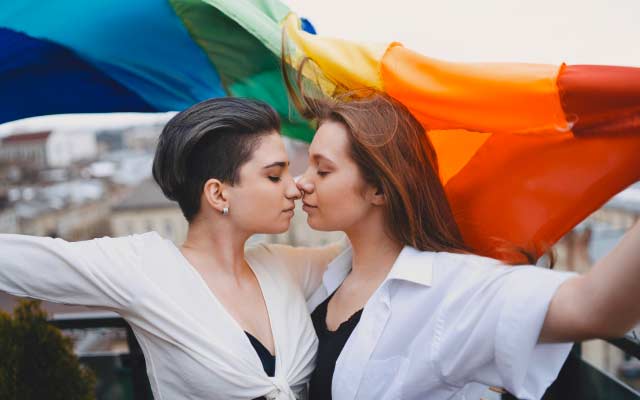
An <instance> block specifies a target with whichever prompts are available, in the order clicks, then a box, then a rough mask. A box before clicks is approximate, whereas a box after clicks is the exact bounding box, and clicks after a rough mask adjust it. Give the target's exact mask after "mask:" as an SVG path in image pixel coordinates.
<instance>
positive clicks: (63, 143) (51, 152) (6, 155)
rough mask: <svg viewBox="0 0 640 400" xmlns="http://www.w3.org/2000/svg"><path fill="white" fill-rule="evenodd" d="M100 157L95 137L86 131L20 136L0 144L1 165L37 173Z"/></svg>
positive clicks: (23, 134) (48, 132) (45, 132)
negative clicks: (24, 167)
mask: <svg viewBox="0 0 640 400" xmlns="http://www.w3.org/2000/svg"><path fill="white" fill-rule="evenodd" d="M97 154H98V148H97V144H96V138H95V134H94V133H93V132H86V131H41V132H29V133H19V134H13V135H9V136H6V137H4V138H2V140H1V142H0V162H3V163H7V164H14V165H21V166H28V167H30V168H34V169H45V168H59V167H68V166H69V165H71V164H72V163H73V162H75V161H79V160H91V159H94V158H95V157H96V156H97Z"/></svg>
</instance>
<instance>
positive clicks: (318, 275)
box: [264, 241, 345, 300]
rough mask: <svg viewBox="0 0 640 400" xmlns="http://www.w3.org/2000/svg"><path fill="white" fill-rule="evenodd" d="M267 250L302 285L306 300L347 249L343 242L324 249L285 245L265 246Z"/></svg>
mask: <svg viewBox="0 0 640 400" xmlns="http://www.w3.org/2000/svg"><path fill="white" fill-rule="evenodd" d="M264 246H265V247H266V248H267V250H268V251H269V252H270V253H271V254H273V255H274V256H275V257H276V258H277V259H278V261H279V262H281V263H282V265H283V266H284V267H285V268H286V269H287V270H288V271H289V273H290V274H291V275H292V276H293V279H294V281H295V282H297V283H298V284H299V285H300V288H301V289H302V291H303V293H304V297H305V299H306V300H309V297H311V295H312V294H313V293H314V292H315V290H316V289H317V288H318V287H319V286H320V284H321V283H322V276H323V274H324V271H326V269H327V265H328V264H329V262H331V260H333V259H334V258H335V257H336V256H337V255H338V254H340V252H341V251H342V250H343V248H344V247H345V244H344V243H343V242H341V241H338V242H335V243H331V244H329V245H326V246H323V247H293V246H287V245H283V244H265V245H264Z"/></svg>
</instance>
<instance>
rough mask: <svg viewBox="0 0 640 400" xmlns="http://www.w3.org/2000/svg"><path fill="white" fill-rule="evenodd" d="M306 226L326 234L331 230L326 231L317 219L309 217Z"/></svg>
mask: <svg viewBox="0 0 640 400" xmlns="http://www.w3.org/2000/svg"><path fill="white" fill-rule="evenodd" d="M307 225H309V227H310V228H311V229H315V230H316V231H327V232H328V231H331V230H332V229H327V227H326V226H324V225H323V224H322V221H318V219H317V218H313V217H312V216H310V215H308V216H307Z"/></svg>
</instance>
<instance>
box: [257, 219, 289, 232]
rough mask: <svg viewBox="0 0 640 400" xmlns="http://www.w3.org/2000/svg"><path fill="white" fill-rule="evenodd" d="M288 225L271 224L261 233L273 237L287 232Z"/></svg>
mask: <svg viewBox="0 0 640 400" xmlns="http://www.w3.org/2000/svg"><path fill="white" fill-rule="evenodd" d="M280 224H282V222H280ZM289 225H290V224H289V223H287V224H282V225H279V224H278V223H277V222H274V223H273V224H271V225H269V227H267V228H265V229H264V230H263V232H264V233H268V234H273V235H276V234H279V233H284V232H286V231H288V230H289Z"/></svg>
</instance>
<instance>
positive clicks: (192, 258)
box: [180, 132, 300, 355]
mask: <svg viewBox="0 0 640 400" xmlns="http://www.w3.org/2000/svg"><path fill="white" fill-rule="evenodd" d="M299 198H300V191H299V190H298V189H297V188H296V185H295V182H294V181H293V178H292V177H291V174H290V173H289V162H288V158H287V154H286V152H285V148H284V143H283V142H282V139H281V138H280V136H279V135H278V134H276V133H275V132H274V133H273V134H272V135H267V136H264V137H263V138H262V139H261V141H260V144H259V146H258V147H257V148H256V149H255V152H254V153H253V157H252V158H251V160H249V161H248V162H247V163H246V164H244V165H243V166H242V167H241V168H240V179H239V183H236V184H235V185H233V186H231V185H229V184H228V183H224V182H220V181H219V180H217V179H209V180H208V181H207V182H206V183H205V186H204V190H203V192H202V196H201V205H200V211H199V213H198V215H197V216H196V218H195V219H194V221H193V222H192V223H191V224H190V225H189V230H188V233H187V239H186V241H185V242H184V244H183V245H182V246H181V247H180V251H181V252H182V254H183V255H184V257H185V258H186V259H187V260H188V261H189V263H190V264H191V265H192V266H193V267H194V268H195V269H196V271H197V272H198V273H199V274H200V276H201V277H202V279H203V280H204V282H205V283H206V284H207V286H208V287H209V289H210V290H211V292H212V294H213V295H214V297H215V298H216V299H217V300H218V301H219V302H220V303H221V304H222V305H223V307H224V308H225V309H226V311H227V312H228V313H229V314H230V316H231V317H232V318H233V319H234V320H235V321H236V322H237V323H238V325H239V326H240V328H241V329H243V330H244V331H246V332H249V333H250V334H251V335H253V336H254V337H255V338H257V339H258V340H259V341H260V342H261V343H262V344H263V345H264V346H265V347H266V348H267V349H268V350H269V352H270V353H271V354H272V355H275V345H274V339H273V333H272V329H271V323H270V320H269V314H268V312H267V306H266V303H265V300H264V297H263V295H262V290H261V288H260V284H259V282H258V279H257V277H256V276H255V274H254V273H253V271H252V270H251V268H250V266H249V265H248V264H247V262H246V260H245V257H244V245H245V242H246V241H247V239H249V237H250V236H251V235H253V234H255V233H281V232H284V231H286V230H287V229H288V228H289V223H290V221H291V217H292V216H293V207H294V200H296V199H299ZM224 207H228V208H229V214H228V215H223V213H222V211H223V209H224Z"/></svg>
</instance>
